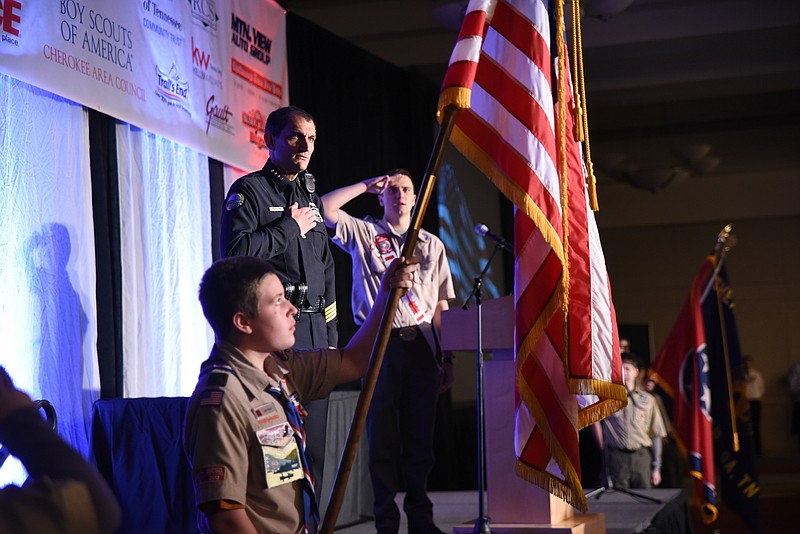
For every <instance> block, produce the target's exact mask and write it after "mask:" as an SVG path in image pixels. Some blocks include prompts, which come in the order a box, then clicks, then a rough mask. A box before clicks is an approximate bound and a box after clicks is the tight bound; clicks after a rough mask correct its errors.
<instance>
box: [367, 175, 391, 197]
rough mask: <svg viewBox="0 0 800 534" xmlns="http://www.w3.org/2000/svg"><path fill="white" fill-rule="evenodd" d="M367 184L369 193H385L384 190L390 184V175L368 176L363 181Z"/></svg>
mask: <svg viewBox="0 0 800 534" xmlns="http://www.w3.org/2000/svg"><path fill="white" fill-rule="evenodd" d="M361 183H362V184H364V185H365V186H367V193H372V194H373V195H380V194H381V193H383V190H384V189H386V186H387V185H389V175H388V174H384V175H383V176H375V177H373V178H367V179H366V180H363V181H362V182H361Z"/></svg>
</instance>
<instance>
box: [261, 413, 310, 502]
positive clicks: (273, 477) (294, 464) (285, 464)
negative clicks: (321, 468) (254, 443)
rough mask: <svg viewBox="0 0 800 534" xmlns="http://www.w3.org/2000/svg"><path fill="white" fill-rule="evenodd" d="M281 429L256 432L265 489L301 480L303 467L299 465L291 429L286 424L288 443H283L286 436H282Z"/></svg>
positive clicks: (298, 453)
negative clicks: (265, 479) (259, 445)
mask: <svg viewBox="0 0 800 534" xmlns="http://www.w3.org/2000/svg"><path fill="white" fill-rule="evenodd" d="M276 426H277V427H281V428H280V429H276V430H274V431H273V429H275V428H276V427H271V428H267V429H264V430H260V431H258V432H257V434H258V440H259V441H260V442H261V444H262V445H261V454H262V455H263V456H264V471H265V472H266V475H267V487H268V488H274V487H276V486H281V485H283V484H288V483H290V482H294V481H295V480H303V465H302V464H301V463H300V450H299V449H298V448H297V442H296V441H295V440H294V439H293V437H292V434H291V432H292V428H291V427H290V426H289V425H288V424H286V427H288V431H289V432H290V434H289V437H288V441H283V440H285V439H286V436H285V435H284V434H283V433H284V432H285V429H284V428H282V427H283V426H284V425H276ZM265 442H274V443H276V444H278V443H283V445H280V446H271V445H267V444H265Z"/></svg>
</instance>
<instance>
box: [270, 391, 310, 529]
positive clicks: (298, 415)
mask: <svg viewBox="0 0 800 534" xmlns="http://www.w3.org/2000/svg"><path fill="white" fill-rule="evenodd" d="M267 392H268V393H269V394H270V395H272V396H273V397H275V399H276V400H277V401H278V402H280V403H281V405H282V406H283V411H284V412H285V413H286V420H287V421H288V422H289V424H290V425H291V426H292V430H294V437H295V440H296V441H297V449H298V451H299V452H300V462H301V463H302V464H303V475H304V476H303V515H304V520H305V529H306V532H308V529H309V526H310V525H311V524H312V522H313V524H316V525H318V524H319V509H318V508H317V498H316V495H315V494H314V475H313V474H312V473H311V465H310V464H309V461H308V457H307V456H306V431H305V428H303V418H302V415H305V414H307V412H306V410H305V408H303V405H302V403H301V402H300V398H299V396H298V395H297V392H294V393H292V394H291V395H289V394H288V393H287V391H286V383H285V379H283V380H282V381H281V387H280V388H278V387H274V386H271V387H270V388H268V389H267Z"/></svg>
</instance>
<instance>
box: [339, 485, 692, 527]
mask: <svg viewBox="0 0 800 534" xmlns="http://www.w3.org/2000/svg"><path fill="white" fill-rule="evenodd" d="M638 491H640V492H642V493H645V494H647V495H649V496H651V497H656V498H658V499H660V500H661V501H662V504H654V503H651V502H648V501H643V500H641V499H638V498H636V497H632V496H629V495H626V494H623V493H619V492H615V491H608V492H604V493H603V494H601V495H600V496H599V497H597V498H595V497H592V498H590V499H589V500H588V504H589V513H603V514H605V515H606V532H607V534H629V533H632V532H641V531H643V530H644V529H645V528H646V527H647V526H648V525H649V524H650V521H651V520H652V519H653V517H654V516H655V515H656V513H658V512H659V511H660V510H663V509H665V508H666V507H667V504H668V503H673V506H683V507H685V503H686V500H685V497H683V496H682V495H681V490H676V489H663V490H659V489H656V490H638ZM429 495H430V497H431V500H432V501H433V513H434V519H435V520H436V524H437V525H438V527H439V528H440V529H442V530H443V531H445V532H447V533H451V532H453V528H454V527H456V526H463V525H464V524H471V525H474V524H475V519H476V517H477V515H478V493H477V492H475V491H445V492H431V493H430V494H429ZM402 499H403V495H402V494H400V495H398V496H397V499H396V502H397V503H398V507H399V508H400V510H401V525H400V532H401V533H404V532H406V531H407V528H408V527H407V522H406V518H405V514H403V513H402V509H403V508H402V503H403V500H402ZM676 503H677V504H676ZM671 513H672V512H671ZM490 525H491V523H490ZM336 532H337V533H341V534H367V533H369V534H372V533H374V532H375V526H374V523H373V521H372V520H365V521H364V522H363V523H359V524H356V525H351V526H347V527H340V528H338V529H336Z"/></svg>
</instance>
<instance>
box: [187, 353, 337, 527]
mask: <svg viewBox="0 0 800 534" xmlns="http://www.w3.org/2000/svg"><path fill="white" fill-rule="evenodd" d="M220 360H222V361H224V363H225V364H227V365H228V366H230V368H232V369H233V373H231V372H230V371H226V370H225V369H224V366H223V367H217V368H208V366H209V364H213V363H215V362H216V363H219V362H220ZM340 364H341V354H340V352H339V351H338V350H329V349H321V350H311V351H295V350H287V351H284V352H282V353H277V354H275V353H274V354H272V355H271V356H270V357H269V358H267V360H266V361H265V363H264V366H265V369H264V370H261V369H257V368H256V367H254V366H253V365H252V364H251V363H250V362H249V361H247V359H246V358H245V357H244V355H243V354H242V353H241V352H239V351H238V350H237V349H236V348H235V347H233V346H232V345H230V344H228V343H225V342H224V341H218V342H217V344H216V345H215V347H214V349H213V351H212V352H211V357H210V358H209V360H207V361H206V362H205V363H204V364H203V369H204V372H203V373H201V377H200V380H199V382H198V384H197V387H196V388H195V391H194V393H193V394H192V398H191V400H190V401H189V407H188V408H187V412H186V421H185V423H184V437H183V442H184V449H185V451H186V454H187V456H188V458H189V463H190V464H191V466H192V472H193V478H194V488H195V502H196V503H197V505H200V504H202V503H205V502H210V501H219V500H228V501H233V502H236V503H240V504H243V505H244V507H245V510H246V512H247V516H248V517H249V518H250V521H252V522H253V524H254V525H255V526H256V529H257V530H258V532H262V533H276V534H278V533H280V534H287V533H292V532H295V533H296V532H301V531H302V529H303V522H304V519H303V514H302V512H301V510H302V507H303V489H302V484H303V482H302V480H298V481H295V482H291V483H286V484H283V485H280V486H276V487H272V488H267V482H266V468H265V463H264V462H265V460H264V454H263V452H262V445H261V444H260V443H259V441H258V438H257V436H256V432H258V431H259V430H263V429H266V428H270V427H273V426H275V425H277V424H280V423H283V422H286V414H285V413H284V410H283V406H282V405H281V403H280V401H278V400H277V399H276V398H275V397H273V396H272V395H271V394H270V393H269V392H268V391H267V390H268V389H269V388H270V387H280V382H281V379H282V378H283V377H286V381H287V384H288V389H289V392H293V391H297V392H298V393H299V394H300V398H301V399H302V400H308V399H318V398H322V397H325V396H327V395H328V394H329V393H330V392H331V390H332V389H333V387H334V386H335V385H336V382H335V380H336V376H337V375H338V373H339V365H340ZM256 412H258V413H260V414H261V421H260V422H259V420H258V418H257V417H256ZM264 414H267V417H265V416H264Z"/></svg>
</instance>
